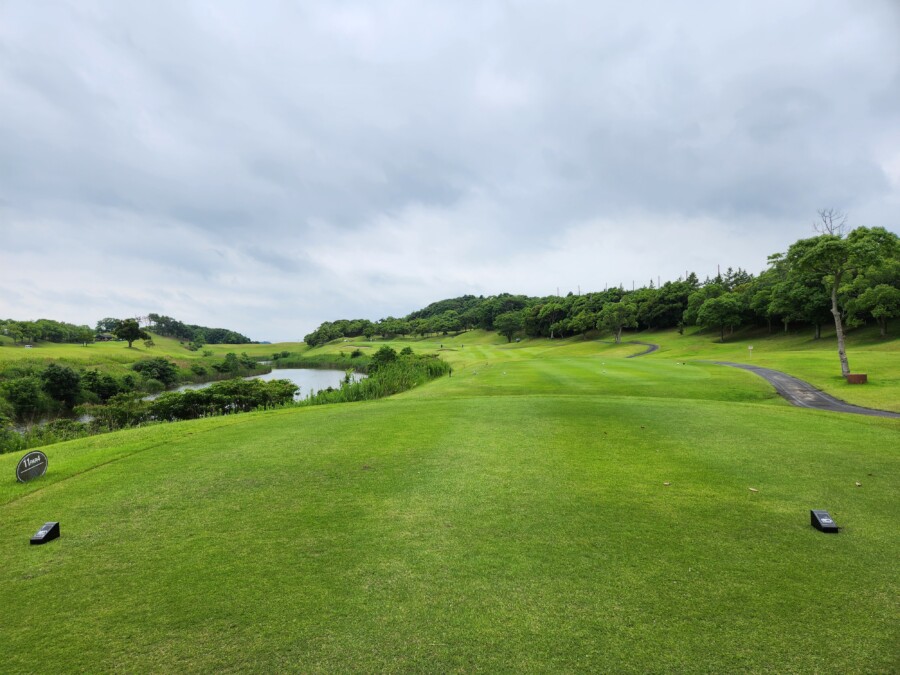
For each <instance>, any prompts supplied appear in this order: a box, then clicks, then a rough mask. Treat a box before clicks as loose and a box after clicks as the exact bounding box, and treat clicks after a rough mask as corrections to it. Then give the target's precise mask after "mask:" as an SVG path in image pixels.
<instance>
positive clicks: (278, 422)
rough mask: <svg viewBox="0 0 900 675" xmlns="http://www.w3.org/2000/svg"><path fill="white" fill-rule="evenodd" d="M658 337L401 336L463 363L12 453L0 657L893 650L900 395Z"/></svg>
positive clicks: (809, 654)
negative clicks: (866, 401) (616, 341)
mask: <svg viewBox="0 0 900 675" xmlns="http://www.w3.org/2000/svg"><path fill="white" fill-rule="evenodd" d="M655 337H656V338H658V339H648V340H647V341H650V342H653V341H657V342H660V344H663V347H664V349H663V350H661V351H660V352H658V353H656V354H652V355H649V356H646V357H641V358H638V359H625V358H624V356H626V355H627V354H630V353H634V352H635V351H638V350H639V349H640V348H638V347H635V346H633V345H630V346H629V345H618V346H617V345H608V344H604V343H599V342H596V341H583V340H581V339H580V338H579V339H572V340H565V341H561V340H554V341H547V340H540V341H524V342H522V343H519V344H515V343H513V344H511V345H509V344H507V343H506V342H505V340H503V339H502V338H500V339H496V336H493V335H489V334H484V333H467V334H463V335H460V336H458V337H457V338H452V339H448V338H443V339H441V340H411V341H402V340H401V341H394V342H392V343H391V344H394V345H395V346H397V347H402V346H405V345H410V346H412V347H413V349H414V350H416V351H417V352H419V351H430V350H433V349H434V350H437V349H440V344H443V349H444V350H445V351H442V352H440V353H441V355H442V356H443V357H445V358H447V359H448V360H449V361H450V362H451V363H452V364H453V368H454V371H453V375H452V377H445V378H441V379H440V380H437V381H435V382H432V383H429V384H427V385H424V386H422V387H418V388H416V389H414V390H412V391H409V392H405V393H404V394H401V395H399V396H396V397H393V398H390V399H386V400H382V401H377V402H371V403H359V404H343V405H335V406H320V407H314V408H306V409H288V410H280V411H272V412H266V413H259V414H248V415H241V416H233V417H226V418H216V419H206V420H196V421H192V422H185V423H179V424H170V425H160V426H157V427H150V428H143V429H136V430H132V431H128V432H119V433H116V434H109V435H106V436H99V437H93V438H89V439H82V440H79V441H73V442H70V443H64V444H59V445H56V446H50V447H48V448H45V451H46V452H47V454H48V456H49V457H50V471H49V473H48V475H47V476H45V477H44V478H42V479H40V480H38V481H35V482H32V483H29V484H25V485H19V484H16V483H14V482H13V481H12V480H6V481H3V482H0V561H2V565H0V606H2V607H3V608H4V609H3V624H2V625H3V630H2V631H0V653H3V654H4V667H3V670H4V671H9V672H25V671H34V670H39V671H46V672H51V671H91V672H96V671H107V670H126V671H138V672H143V671H184V670H187V671H213V670H216V671H218V670H225V671H238V670H253V671H267V672H271V671H283V670H294V671H302V672H321V671H327V672H334V671H339V672H344V671H365V672H373V671H429V672H454V671H455V672H470V671H474V670H482V671H488V672H493V671H505V672H508V671H542V672H557V671H578V670H582V671H583V670H593V671H614V672H648V671H649V672H685V671H689V672H735V671H752V672H762V671H776V672H817V673H828V672H833V673H845V672H890V671H895V670H896V669H897V667H898V661H897V648H896V647H897V644H898V638H900V629H898V619H900V611H898V609H900V606H898V602H897V597H898V591H900V584H898V578H897V572H896V560H897V559H898V558H900V538H898V536H897V535H898V528H897V525H896V523H897V522H898V519H900V503H898V500H897V498H896V497H897V494H898V482H900V451H898V444H897V438H898V432H900V422H898V421H897V420H891V419H879V418H868V417H862V416H853V415H842V414H835V413H824V412H817V411H811V410H804V409H797V408H792V407H790V406H788V405H787V404H786V403H785V402H784V401H782V400H781V399H780V398H779V397H777V396H775V395H774V394H773V393H772V391H771V388H770V387H769V386H768V385H767V384H766V383H765V382H764V381H763V380H761V379H760V378H758V377H749V376H748V374H747V373H744V372H743V371H739V370H736V369H729V368H722V367H717V366H713V365H710V364H703V363H699V362H698V361H700V360H701V359H713V358H729V359H733V360H739V359H738V358H737V356H736V355H737V354H740V353H741V352H740V349H741V348H743V350H745V351H746V345H745V344H744V345H742V344H740V343H735V344H733V345H731V346H730V347H729V346H728V343H726V347H727V348H728V349H730V350H731V351H730V352H726V351H720V350H719V349H718V347H716V346H713V345H707V346H704V344H705V343H704V341H705V340H706V339H707V337H708V336H695V335H691V336H678V335H677V334H675V333H671V334H657V335H656V336H655ZM678 338H682V340H683V341H681V342H679V341H678ZM626 339H628V338H627V337H626ZM640 339H645V336H641V337H640ZM710 339H711V338H710ZM359 344H360V345H367V344H368V345H369V346H373V345H374V346H376V347H377V346H378V344H379V343H359ZM753 344H754V346H755V347H756V349H760V347H759V346H757V345H763V344H764V342H760V341H759V339H758V338H757V339H756V341H755V342H753ZM766 344H769V345H770V348H769V352H771V353H770V354H769V356H767V357H766V358H770V359H772V361H773V363H774V362H775V361H779V360H780V361H779V362H780V363H783V364H787V366H791V365H792V364H794V363H800V364H801V366H800V367H801V368H806V369H808V370H809V372H812V373H814V374H815V373H818V372H819V370H818V369H819V368H822V374H823V376H824V373H825V363H826V361H825V360H823V361H822V362H821V365H819V361H818V360H817V358H818V357H817V356H816V355H817V354H818V351H817V350H818V349H819V348H818V346H816V345H812V346H806V347H804V346H802V340H801V339H800V338H797V340H796V342H790V341H787V342H784V343H779V342H777V341H771V342H768V343H766ZM348 345H349V343H338V344H334V345H329V346H327V347H326V348H324V349H322V350H316V352H320V353H328V352H329V351H339V350H346V349H347V347H348ZM266 347H267V348H268V349H269V351H275V349H274V347H275V346H273V345H266ZM856 347H857V349H856V351H858V352H859V353H862V352H870V353H871V354H872V355H874V358H876V359H877V358H882V357H881V356H879V355H883V354H884V353H890V352H891V351H892V350H893V349H894V346H893V344H890V343H889V344H888V345H885V344H884V343H873V344H872V345H868V346H866V345H863V346H859V345H857V346H856ZM756 349H755V350H754V362H756V357H757V354H756ZM723 353H730V354H732V355H730V356H727V357H720V356H719V354H723ZM777 353H781V354H780V355H776V354H777ZM823 353H824V350H823ZM804 354H805V355H806V357H807V358H806V359H804V358H802V357H803V355H804ZM688 355H689V358H688ZM686 358H687V361H688V362H687V365H680V364H681V363H683V362H684V361H685V359H686ZM854 358H855V357H854V351H851V364H852V363H853V359H854ZM856 358H859V357H856ZM834 361H835V362H836V357H835V358H834ZM883 363H884V364H885V366H884V371H883V374H884V375H885V382H888V384H886V385H884V387H883V391H882V393H884V394H885V396H886V397H887V398H890V397H891V396H894V397H896V391H897V389H896V387H895V386H894V385H892V384H890V383H891V382H895V381H896V377H897V370H898V365H897V362H896V360H894V361H891V359H890V358H885V359H884V361H883ZM783 369H786V370H788V371H789V372H790V371H791V368H783ZM604 371H605V372H604ZM794 374H796V373H794ZM888 376H890V377H888ZM891 378H894V379H891ZM861 389H863V387H860V390H861ZM893 400H894V401H896V398H894V399H893ZM16 459H17V457H7V456H0V476H3V475H6V476H8V477H12V475H13V467H14V464H15V461H16ZM857 481H859V482H860V483H861V484H862V485H861V487H857V486H856V485H855V483H856V482H857ZM665 483H669V485H668V486H667V485H665ZM751 487H752V488H754V489H756V490H757V492H752V491H750V489H749V488H751ZM811 508H826V509H828V510H829V511H830V512H831V514H832V515H833V516H834V517H835V519H836V521H837V522H838V523H839V524H840V525H842V526H843V527H844V530H843V531H842V532H841V534H839V535H824V534H821V533H819V532H817V531H815V530H814V529H812V528H811V527H810V526H809V509H811ZM47 520H59V521H60V522H61V529H62V537H61V539H60V540H59V541H55V542H52V543H49V544H47V545H45V546H41V547H32V546H29V544H28V537H29V536H30V535H31V534H33V533H34V531H36V530H37V529H38V527H39V526H40V525H41V524H42V523H43V522H45V521H47ZM36 659H39V660H36Z"/></svg>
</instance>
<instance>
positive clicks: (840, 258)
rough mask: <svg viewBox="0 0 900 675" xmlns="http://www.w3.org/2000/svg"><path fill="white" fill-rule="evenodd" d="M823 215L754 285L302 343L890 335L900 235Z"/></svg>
mask: <svg viewBox="0 0 900 675" xmlns="http://www.w3.org/2000/svg"><path fill="white" fill-rule="evenodd" d="M819 215H820V223H819V234H818V235H817V236H815V237H811V238H808V239H801V240H799V241H797V242H795V243H794V244H792V245H791V246H790V247H789V248H788V250H787V251H785V252H781V253H776V254H773V255H771V256H769V258H768V266H767V268H766V269H765V270H763V271H762V272H760V273H759V274H756V275H754V274H752V273H750V272H748V271H746V270H743V269H741V268H738V269H732V268H728V269H727V270H726V271H725V273H724V274H717V275H716V276H715V277H713V278H706V279H704V280H703V281H700V280H699V279H698V277H697V275H696V274H694V273H689V274H687V275H686V277H682V278H679V279H677V280H675V281H666V282H665V283H664V284H662V285H661V286H658V287H657V286H655V285H654V283H653V281H652V280H650V282H649V284H647V285H646V286H643V287H641V288H637V289H633V290H625V289H624V288H622V287H618V288H616V287H614V288H609V289H606V290H604V291H600V292H588V293H584V294H578V295H576V294H573V293H569V294H567V295H566V296H564V297H560V296H546V297H528V296H524V295H512V294H509V293H501V294H499V295H493V296H487V297H485V296H474V295H464V296H461V297H458V298H451V299H447V300H441V301H439V302H435V303H432V304H430V305H428V306H427V307H425V308H423V309H420V310H417V311H415V312H412V313H411V314H409V315H407V316H405V317H402V318H396V317H390V316H389V317H386V318H383V319H380V320H378V321H369V320H367V319H341V320H337V321H326V322H324V323H323V324H321V325H320V326H319V327H318V328H316V330H314V331H313V332H312V333H310V334H308V335H306V336H305V337H304V341H305V342H306V343H307V344H308V345H310V346H313V347H315V346H318V345H321V344H324V343H326V342H329V341H331V340H335V339H338V338H355V337H366V338H372V337H375V336H381V337H384V338H392V337H396V336H426V335H435V334H437V335H446V334H450V333H458V332H461V331H465V330H469V329H473V328H481V329H484V330H489V331H497V332H498V333H500V334H502V335H504V336H505V337H506V338H507V339H508V340H510V341H511V340H512V339H514V337H516V336H517V335H522V336H527V337H550V338H556V337H570V336H573V335H579V334H581V335H587V334H588V333H589V332H591V331H595V330H599V331H601V332H604V333H607V334H611V335H612V336H613V337H614V338H615V340H616V341H618V340H620V339H621V335H622V331H623V330H624V329H626V328H630V329H637V330H646V329H665V328H678V329H683V328H684V327H686V326H697V327H699V328H701V329H704V330H712V331H715V332H717V333H718V334H719V337H720V339H721V340H722V341H725V340H726V339H727V336H728V335H729V334H731V333H732V332H733V331H735V330H736V329H738V328H741V327H751V326H754V327H761V326H764V327H767V328H768V330H769V331H770V332H773V331H775V330H784V331H785V332H787V331H788V330H789V329H791V328H794V329H799V328H803V329H809V330H810V331H811V333H812V335H813V337H815V338H819V337H820V336H821V334H822V327H823V326H824V325H829V324H832V323H834V325H835V330H836V332H837V334H838V340H839V341H842V340H843V330H844V328H846V327H847V326H850V327H853V326H859V325H863V324H865V323H869V322H874V323H876V324H877V325H878V326H879V329H880V332H881V335H882V336H885V335H887V331H888V323H889V321H890V320H891V319H894V318H896V317H898V316H900V245H898V238H897V235H896V234H894V233H892V232H889V231H887V230H886V229H884V228H881V227H873V228H867V227H859V228H856V229H854V230H852V231H849V232H845V231H844V229H843V228H842V223H843V220H844V219H843V215H842V214H840V213H839V212H835V211H833V210H823V211H821V212H820V213H819ZM836 219H837V220H836ZM838 221H841V222H838ZM840 349H843V347H842V346H841V347H840Z"/></svg>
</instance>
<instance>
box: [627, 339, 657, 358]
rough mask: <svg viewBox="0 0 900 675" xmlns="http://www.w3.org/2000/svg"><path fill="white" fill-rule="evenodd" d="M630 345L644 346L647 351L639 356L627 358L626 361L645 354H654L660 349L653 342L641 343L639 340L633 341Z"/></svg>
mask: <svg viewBox="0 0 900 675" xmlns="http://www.w3.org/2000/svg"><path fill="white" fill-rule="evenodd" d="M628 344H630V345H644V346H645V347H646V348H647V349H645V350H644V351H642V352H638V353H637V354H632V355H631V356H626V357H625V358H626V359H633V358H636V357H638V356H644V355H645V354H652V353H653V352H655V351H656V350H657V349H659V345H655V344H653V343H652V342H640V341H638V340H631V341H630V342H629V343H628Z"/></svg>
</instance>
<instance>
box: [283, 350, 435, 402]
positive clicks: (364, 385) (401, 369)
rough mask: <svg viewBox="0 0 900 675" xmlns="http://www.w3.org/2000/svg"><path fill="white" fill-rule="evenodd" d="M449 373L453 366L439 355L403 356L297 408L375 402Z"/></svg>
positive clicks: (323, 393)
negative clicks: (362, 377) (361, 378)
mask: <svg viewBox="0 0 900 675" xmlns="http://www.w3.org/2000/svg"><path fill="white" fill-rule="evenodd" d="M449 372H450V364H449V363H447V362H446V361H441V360H440V359H439V358H437V357H436V356H432V355H427V356H419V355H413V354H409V355H404V356H400V357H399V358H398V359H397V360H395V361H391V362H390V363H387V364H383V365H381V366H380V367H379V368H378V369H377V370H376V371H375V372H373V373H372V374H371V375H370V376H369V377H367V378H365V379H364V380H359V381H358V382H352V381H349V380H345V381H344V383H343V384H342V385H341V386H340V388H339V389H331V390H329V389H325V390H323V391H319V392H316V393H311V394H310V395H309V396H308V397H307V398H305V399H304V400H302V401H300V402H299V403H298V405H323V404H326V403H349V402H352V401H372V400H374V399H378V398H384V397H385V396H392V395H393V394H399V393H400V392H402V391H407V390H409V389H412V388H413V387H417V386H419V385H421V384H424V383H426V382H428V381H429V380H433V379H435V378H437V377H441V376H442V375H446V374H447V373H449Z"/></svg>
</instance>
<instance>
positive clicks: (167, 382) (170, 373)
mask: <svg viewBox="0 0 900 675" xmlns="http://www.w3.org/2000/svg"><path fill="white" fill-rule="evenodd" d="M131 369H132V370H134V371H135V372H138V373H140V374H141V375H142V376H143V377H144V378H146V379H147V380H159V381H160V382H162V383H163V389H165V388H166V387H171V386H172V385H173V384H175V383H176V382H178V366H176V365H175V364H174V363H172V362H171V361H169V360H168V359H165V358H162V357H159V358H155V359H144V360H143V361H138V362H137V363H135V364H134V365H133V366H131ZM145 386H146V384H145ZM148 391H149V390H148Z"/></svg>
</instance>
